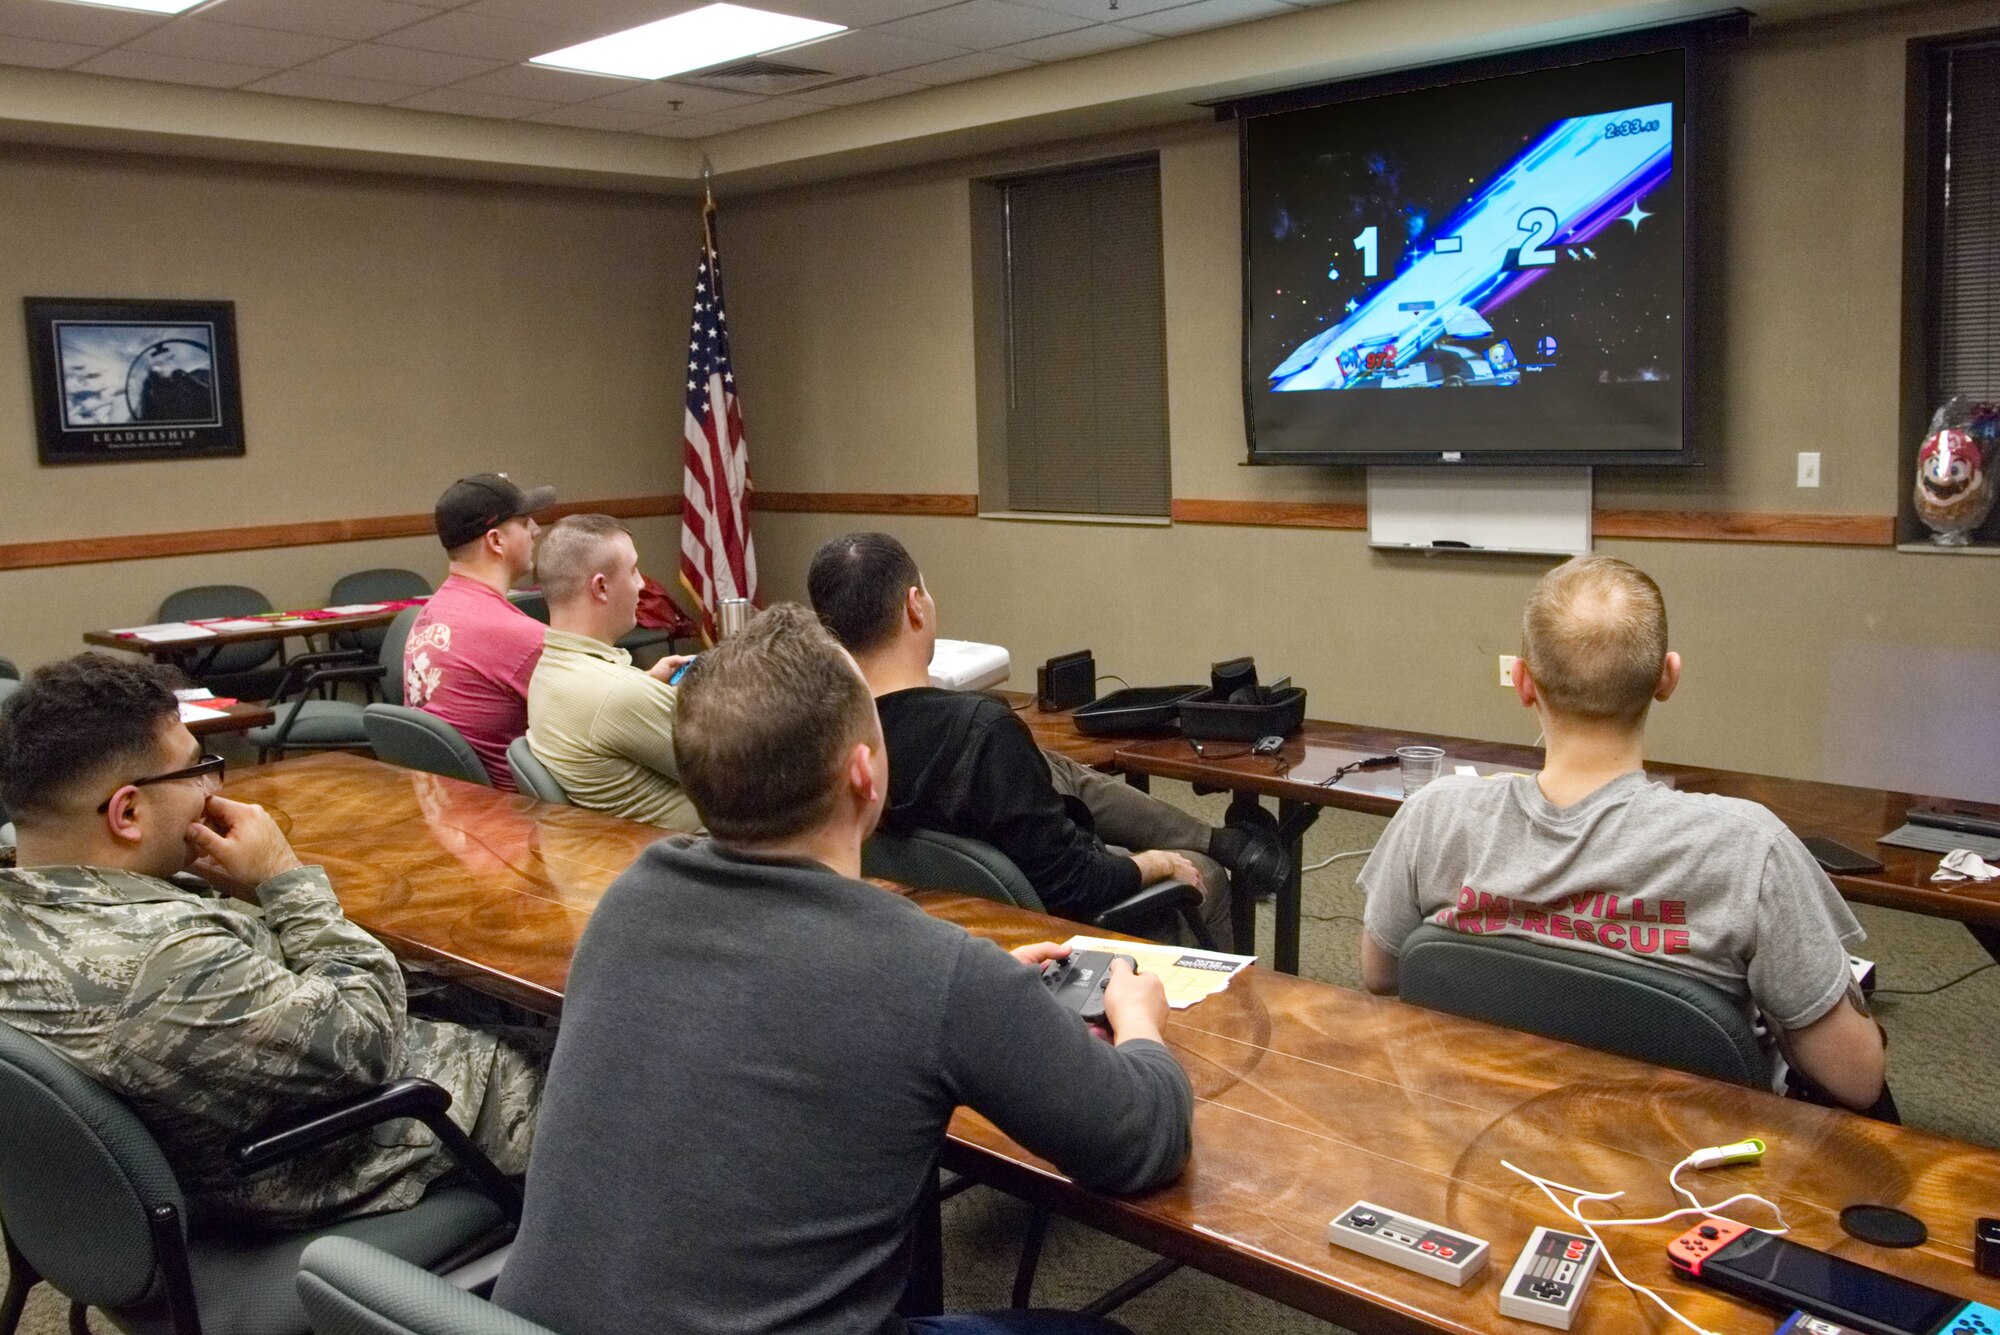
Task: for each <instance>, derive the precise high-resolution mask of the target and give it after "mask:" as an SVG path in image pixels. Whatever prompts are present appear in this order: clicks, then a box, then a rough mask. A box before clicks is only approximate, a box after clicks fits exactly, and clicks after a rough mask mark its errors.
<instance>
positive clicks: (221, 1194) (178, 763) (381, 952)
mask: <svg viewBox="0 0 2000 1335" xmlns="http://www.w3.org/2000/svg"><path fill="white" fill-rule="evenodd" d="M171 686H172V676H171V674H169V673H167V672H165V671H163V670H162V669H159V668H156V667H153V666H150V665H135V664H128V663H124V662H117V661H113V660H111V659H109V658H105V657H101V656H98V655H91V654H84V655H81V656H79V657H77V658H73V659H70V660H68V661H67V662H62V663H56V664H52V665H50V666H48V667H44V668H42V669H41V670H40V671H38V672H37V673H35V674H34V675H33V676H32V677H31V678H30V679H29V680H28V681H27V682H26V683H24V684H23V685H22V687H21V689H20V690H19V692H18V693H16V694H15V695H14V697H13V698H12V699H11V700H9V701H8V703H7V709H6V711H5V713H4V714H3V715H0V806H4V808H5V809H6V810H7V812H8V813H9V814H10V816H11V817H12V819H13V821H14V823H15V826H16V837H17V840H18V849H17V852H16V857H15V861H16V862H17V863H18V866H16V867H8V866H6V865H4V863H0V1020H4V1021H5V1022H6V1023H8V1024H10V1025H12V1026H14V1027H15V1028H16V1029H19V1030H21V1031H23V1032H25V1033H28V1034H32V1035H34V1036H35V1037H37V1038H40V1039H41V1040H42V1041H44V1042H46V1043H47V1044H49V1045H50V1046H51V1047H53V1048H54V1049H55V1050H56V1051H58V1052H60V1053H62V1054H63V1056H65V1057H67V1058H69V1059H70V1060H71V1061H73V1062H75V1063H76V1064H77V1065H78V1066H79V1067H81V1068H82V1069H83V1070H84V1071H86V1072H88V1073H89V1074H90V1075H91V1076H93V1077H94V1078H95V1079H97V1080H98V1081H99V1082H100V1083H102V1084H103V1085H104V1086H106V1087H107V1088H109V1089H111V1090H112V1091H114V1092H115V1093H117V1094H119V1095H120V1096H122V1097H123V1098H125V1099H126V1100H127V1101H128V1102H130V1104H131V1105H132V1107H133V1108H134V1110H135V1111H136V1112H137V1113H138V1114H139V1116H140V1118H141V1119H142V1120H143V1121H144V1122H145V1123H146V1125H147V1126H148V1127H149V1128H150V1129H151V1131H152V1132H153V1134H154V1136H155V1137H156V1138H158V1140H159V1142H160V1146H161V1148H162V1149H163V1150H164V1151H165V1152H166V1156H167V1159H168V1161H169V1162H171V1163H172V1164H173V1165H174V1171H175V1175H176V1177H177V1178H178V1179H179V1181H180V1185H181V1189H182V1190H183V1192H185V1193H186V1195H187V1197H188V1199H189V1201H190V1204H191V1205H192V1206H193V1207H194V1209H195V1210H196V1211H197V1212H198V1213H202V1214H206V1215H207V1216H209V1217H211V1218H214V1217H221V1218H228V1219H234V1220H241V1221H249V1222H257V1223H265V1224H281V1225H286V1224H289V1225H296V1224H305V1223H308V1222H314V1221H318V1220H323V1219H326V1218H329V1217H334V1216H339V1215H344V1214H361V1213H371V1212H376V1211H384V1210H396V1209H402V1208H404V1207H407V1206H409V1205H411V1204H414V1203H415V1202H416V1201H417V1199H418V1198H419V1197H420V1196H422V1195H423V1191H424V1186H425V1184H426V1183H428V1182H429V1181H431V1180H432V1179H434V1178H436V1177H437V1176H439V1175H440V1174H442V1173H443V1172H445V1171H447V1170H448V1169H449V1168H450V1167H451V1162H450V1159H449V1156H447V1155H445V1154H443V1153H441V1152H439V1151H438V1149H437V1145H436V1141H435V1139H434V1138H433V1137H432V1136H431V1134H430V1132H429V1131H428V1130H426V1129H424V1128H423V1127H422V1126H420V1125H419V1124H417V1123H415V1122H393V1123H389V1124H387V1125H385V1126H383V1127H379V1128H377V1129H376V1130H375V1131H374V1132H373V1133H372V1135H369V1136H364V1137H361V1138H360V1139H359V1140H358V1141H347V1142H343V1143H341V1144H339V1145H335V1146H332V1147H329V1148H327V1149H324V1150H321V1151H319V1152H317V1153H313V1154H307V1155H303V1156H300V1157H299V1158H297V1159H294V1160H291V1161H288V1162H287V1163H285V1164H284V1165H282V1166H281V1167H278V1168H275V1169H272V1170H270V1171H268V1172H265V1173H262V1174H259V1175H258V1176H256V1177H252V1178H248V1179H244V1178H238V1177H236V1176H235V1174H234V1173H233V1172H232V1171H231V1170H230V1168H229V1166H228V1165H227V1163H226V1162H225V1160H224V1156H223V1150H224V1146H225V1145H226V1144H227V1143H228V1141H229V1140H230V1139H231V1138H232V1137H234V1136H236V1135H239V1134H241V1133H242V1132H245V1131H248V1130H250V1129H251V1128H253V1127H255V1126H257V1125H258V1124H259V1123H261V1122H263V1121H264V1120H265V1119H267V1118H269V1117H271V1116H273V1115H275V1114H278V1113H283V1112H288V1111H293V1110H297V1109H301V1108H304V1107H308V1106H310V1105H312V1104H316V1103H322V1102H325V1101H327V1100H330V1099H336V1098H340V1097H343V1096H346V1095H351V1094H356V1093H360V1092H362V1091H364V1090H368V1089H372V1088H374V1087H375V1086H377V1085H379V1084H381V1083H383V1082H384V1081H387V1080H390V1079H394V1078H396V1077H399V1076H422V1077H424V1078H425V1079H429V1080H435V1081H436V1082H438V1083H439V1084H440V1085H443V1086H444V1087H445V1088H446V1089H448V1090H449V1091H451V1095H452V1106H451V1116H452V1119H453V1120H454V1121H456V1122H457V1123H458V1124H459V1125H460V1126H462V1127H464V1128H465V1129H466V1131H467V1132H469V1133H470V1134H471V1135H472V1137H473V1139H474V1140H475V1141H476V1142H477V1143H478V1144H479V1145H480V1147H481V1148H482V1149H484V1150H485V1151H486V1152H487V1153H488V1154H489V1155H490V1156H491V1157H492V1159H493V1161H494V1162H495V1164H497V1165H498V1166H499V1168H500V1170H501V1171H502V1172H505V1173H509V1174H514V1175H518V1174H520V1173H522V1172H524V1171H525V1170H526V1168H527V1164H528V1148H529V1143H530V1141H531V1139H532V1135H533V1130H534V1117H535V1106H536V1101H537V1098H538V1096H539V1094H540V1088H541V1080H542V1073H543V1070H544V1069H545V1066H546V1060H547V1042H546V1039H545V1036H544V1035H542V1034H541V1033H539V1032H536V1031H501V1032H484V1031H480V1030H475V1029H469V1028H465V1027H463V1026H460V1025H454V1024H445V1023H438V1022H432V1021H427V1020H417V1019H412V1018H410V1016H409V1014H408V1013H407V1010H406V1002H405V995H404V989H403V978H402V974H401V972H400V970H399V969H398V968H397V965H396V961H395V958H394V957H393V956H392V955H391V954H390V953H389V951H388V950H387V949H386V948H384V947H383V946H382V944H381V943H380V942H378V941H376V940H375V939H374V938H373V937H371V936H370V935H368V933H366V932H364V931H362V930H361V929H360V928H358V927H356V926H354V925H353V924H351V923H349V922H348V921H347V920H346V919H345V918H344V917H343V916H342V914H341V911H340V905H339V903H338V901H337V900H335V898H334V895H333V889H332V887H331V885H330V884H329V883H328V881H327V877H326V873H325V871H324V870H322V869H321V868H319V867H307V866H301V865H300V863H299V860H298V858H297V856H296V855H295V854H294V853H293V852H292V849H291V846H290V845H289V844H288V843H287V842H286V841H285V837H284V835H283V833H282V832H280V830H279V829H278V826H277V823H276V822H275V821H274V820H272V818H271V817H270V815H269V814H268V813H266V812H265V811H264V809H263V808H262V807H258V806H254V805H250V804H247V803H241V802H232V801H229V800H228V799H226V798H223V797H220V796H217V795H216V793H215V789H216V787H218V786H219V785H220V783H221V778H222V762H221V760H220V759H219V758H217V757H213V756H203V755H202V753H201V747H200V745H199V744H198V743H197V742H196V741H195V739H194V737H193V736H192V735H191V734H190V733H189V732H188V730H187V729H186V728H185V727H183V726H182V724H181V722H180V718H179V713H178V709H177V706H176V701H175V699H174V696H173V692H172V689H171ZM183 871H192V872H194V873H195V874H196V875H198V876H200V877H201V878H202V879H204V880H206V881H207V882H208V883H209V884H210V885H211V886H213V887H215V889H217V890H219V891H222V892H224V894H223V896H221V897H215V896H210V895H207V894H201V893H196V892H193V891H190V890H186V889H183V888H181V887H180V886H179V885H176V884H174V883H173V882H171V881H169V880H168V879H166V878H168V877H171V876H174V875H176V874H178V873H180V872H183ZM232 894H233V895H235V896H239V897H241V898H244V899H247V898H251V897H254V898H255V899H256V900H257V902H258V903H259V904H260V905H261V906H262V913H261V914H259V913H258V911H257V910H255V909H253V908H250V907H249V906H248V905H246V904H244V903H241V902H239V900H238V899H232V898H229V897H227V896H229V895H232Z"/></svg>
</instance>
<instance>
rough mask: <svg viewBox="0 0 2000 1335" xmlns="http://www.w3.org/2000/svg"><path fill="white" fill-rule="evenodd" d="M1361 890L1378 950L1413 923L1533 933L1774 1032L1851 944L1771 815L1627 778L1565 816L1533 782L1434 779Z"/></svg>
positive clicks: (1835, 996)
mask: <svg viewBox="0 0 2000 1335" xmlns="http://www.w3.org/2000/svg"><path fill="white" fill-rule="evenodd" d="M1360 883H1361V887H1362V890H1363V892H1364V893H1365V894H1366V895H1367V907H1366V908H1365V909H1364V910H1363V923H1364V926H1365V927H1366V929H1367V931H1368V934H1369V935H1370V936H1371V937H1373V938H1374V939H1375V942H1376V944H1377V945H1379V946H1381V947H1382V949H1384V950H1386V951H1388V952H1389V953H1390V954H1392V955H1394V954H1397V953H1399V952H1400V951H1401V949H1402V944H1403V940H1404V938H1405V937H1407V936H1409V934H1410V933H1411V932H1413V931H1415V930H1416V929H1417V927H1418V926H1419V925H1420V924H1422V923H1427V922H1428V923H1434V924H1436V925H1438V926H1440V927H1449V928H1455V929H1456V930H1458V931H1461V932H1480V933H1488V934H1493V933H1498V934H1504V935H1509V936H1521V937H1533V938H1537V939H1540V940H1541V941H1543V942H1545V943H1546V944H1549V945H1555V946H1563V947H1567V948H1572V949H1576V950H1589V951H1595V952H1597V953H1599V954H1608V955H1617V956H1620V957H1622V958H1625V959H1634V960H1644V961H1649V962H1651V963H1654V964H1659V965H1662V966H1664V967H1666V968H1669V969H1674V970H1677V971H1679V972H1681V973H1685V974H1687V975H1689V976H1691V977H1693V978H1696V979H1699V980H1700V981H1702V982H1705V983H1709V984H1711V985H1713V986H1715V987H1719V988H1721V989H1722V990H1723V991H1725V992H1727V993H1729V994H1730V995H1732V996H1734V997H1737V998H1739V999H1742V998H1747V999H1748V1000H1749V1001H1751V1002H1752V1003H1754V1005H1755V1006H1756V1008H1757V1010H1759V1011H1761V1012H1762V1013H1763V1015H1764V1016H1765V1017H1766V1018H1767V1019H1769V1020H1770V1021H1771V1023H1773V1024H1775V1025H1777V1026H1778V1027H1779V1028H1781V1029H1787V1030H1790V1029H1800V1028H1803V1027H1804V1026H1806V1025H1808V1024H1811V1023H1812V1022H1813V1021H1814V1020H1817V1019H1819V1018H1820V1017H1821V1016H1822V1015H1825V1014H1826V1013H1827V1012H1828V1011H1829V1010H1831V1009H1832V1008H1833V1005H1834V1003H1835V1002H1837V1001H1839V1000H1840V998H1841V997H1842V996H1844V995H1845V994H1846V992H1847V988H1848V984H1849V978H1850V975H1849V973H1848V965H1847V952H1848V950H1849V948H1850V947H1852V946H1854V945H1856V944H1858V943H1859V942H1860V941H1861V939H1862V936H1863V932H1862V930H1861V925H1860V924H1859V923H1857V922H1856V921H1855V920H1854V915H1853V914H1852V913H1850V912H1849V911H1848V908H1847V905H1846V904H1845V903H1843V902H1842V900H1841V898H1840V894H1839V892H1838V891H1836V890H1835V889H1834V888H1833V883H1832V882H1831V881H1829V880H1827V878H1826V873H1825V872H1823V871H1821V870H1820V868H1819V864H1818V863H1816V862H1814V861H1813V858H1812V854H1810V853H1808V852H1806V850H1805V846H1804V845H1803V844H1801V843H1800V842H1799V841H1798V839H1797V837H1796V836H1794V835H1793V834H1792V832H1791V831H1790V830H1787V829H1786V828H1785V826H1784V824H1783V823H1782V822H1780V821H1779V820H1778V818H1777V817H1776V816H1774V815H1772V814H1771V813H1770V812H1769V811H1767V810H1765V809H1764V808H1763V807H1761V806H1759V805H1757V804H1756V803H1755V802H1746V801H1743V800H1741V799H1740V798H1734V797H1718V796H1715V795H1714V794H1710V793H1682V792H1676V791H1675V790H1674V789H1672V788H1669V787H1667V786H1666V785H1665V784H1662V783H1657V782H1654V781H1653V780H1651V779H1648V778H1647V777H1646V776H1645V775H1643V774H1639V773H1632V774H1625V775H1621V776H1620V777H1618V778H1616V779H1613V780H1612V781H1611V782H1610V783H1607V784H1605V785H1604V786H1603V787H1602V788H1599V789H1598V790H1597V791H1596V792H1594V793H1592V794H1590V795H1589V796H1588V797H1585V798H1584V799H1582V800H1581V801H1579V802H1577V803H1575V804H1574V805H1572V806H1568V807H1558V806H1556V805H1554V804H1553V803H1551V802H1550V801H1549V800H1548V799H1547V798H1546V797H1544V796H1543V795H1542V790H1541V786H1540V785H1539V784H1537V783H1536V781H1535V779H1534V777H1533V776H1532V775H1503V776H1495V777H1493V778H1471V777H1463V776H1457V775H1454V776H1450V777H1446V778H1440V779H1438V780H1436V781H1434V782H1432V783H1430V784H1428V785H1426V786H1425V787H1424V788H1423V789H1422V790H1420V791H1419V792H1417V793H1416V794H1415V795H1414V796H1412V797H1410V798H1409V799H1408V800H1407V801H1405V802H1404V803H1403V809H1402V810H1401V811H1400V812H1398V813H1397V814H1396V818H1395V819H1394V820H1392V821H1390V822H1389V827H1388V829H1387V830H1385V831H1384V832H1383V834H1382V838H1381V840H1380V842H1378V843H1377V844H1376V845H1375V851H1374V854H1373V855H1372V856H1371V857H1370V858H1369V859H1368V864H1367V866H1365V867H1364V868H1362V871H1361V877H1360Z"/></svg>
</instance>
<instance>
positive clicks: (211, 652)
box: [153, 584, 284, 700]
mask: <svg viewBox="0 0 2000 1335" xmlns="http://www.w3.org/2000/svg"><path fill="white" fill-rule="evenodd" d="M272 610H274V609H273V608H272V607H271V600H270V599H269V598H266V597H265V596H264V595H263V594H261V593H259V592H257V590H255V589H252V588H248V587H246V586H244V585H241V584H201V585H197V586H196V587H194V588H191V589H181V590H179V591H178V592H175V593H170V594H168V595H167V596H166V599H165V601H163V602H162V603H161V604H160V610H159V611H158V612H157V613H155V614H154V617H153V619H154V620H155V621H199V620H204V619H206V618H209V617H249V616H257V615H259V614H261V613H264V612H269V611H272ZM191 648H192V656H191V657H189V658H188V659H186V660H185V661H184V662H183V664H182V666H183V667H184V668H185V670H186V672H187V674H188V676H190V677H192V678H193V679H194V680H196V681H198V682H200V683H201V684H202V685H203V686H206V687H208V689H210V690H211V691H214V692H215V693H216V694H217V695H227V696H233V697H235V698H237V699H239V700H263V699H267V698H268V697H269V696H270V694H271V692H273V691H275V690H276V689H277V688H278V682H279V680H280V678H282V677H283V676H284V641H282V640H256V641H253V642H251V643H248V644H224V645H217V646H215V647H213V648H209V649H201V648H199V647H198V646H191Z"/></svg>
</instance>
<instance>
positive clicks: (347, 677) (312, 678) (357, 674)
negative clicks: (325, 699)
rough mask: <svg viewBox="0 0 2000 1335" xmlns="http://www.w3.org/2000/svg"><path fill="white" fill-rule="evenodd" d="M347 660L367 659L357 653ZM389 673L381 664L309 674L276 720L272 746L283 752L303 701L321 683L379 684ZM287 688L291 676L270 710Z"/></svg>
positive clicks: (308, 698)
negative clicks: (377, 682) (352, 682)
mask: <svg viewBox="0 0 2000 1335" xmlns="http://www.w3.org/2000/svg"><path fill="white" fill-rule="evenodd" d="M310 656H311V657H314V658H331V657H333V656H334V655H332V654H313V655H310ZM348 656H349V657H366V655H363V654H359V653H356V654H352V655H348ZM298 661H299V662H303V661H305V660H304V659H300V660H298ZM388 672H389V669H387V668H385V667H383V666H382V665H381V664H380V663H371V664H368V665H366V666H363V665H360V664H356V665H354V666H352V667H329V668H321V669H319V670H318V671H317V672H313V673H311V674H309V675H308V676H307V677H306V679H305V683H304V684H303V685H302V686H300V688H299V698H298V699H296V700H294V701H292V707H291V708H290V709H289V710H287V711H286V712H285V716H284V717H283V718H282V719H280V720H278V730H277V731H276V732H274V733H272V734H271V743H270V744H271V746H272V747H273V748H275V749H276V750H278V751H279V752H281V753H282V752H283V751H284V749H285V743H286V742H287V741H289V740H291V736H292V725H293V724H294V723H296V722H298V718H299V715H300V714H301V713H303V712H304V711H305V707H306V701H307V700H310V699H311V698H312V691H313V687H315V686H317V685H319V684H320V683H321V682H323V681H380V680H382V679H383V678H384V677H385V676H387V675H388ZM290 684H291V676H290V674H287V675H286V677H285V680H284V682H283V683H282V684H281V685H280V687H279V689H278V693H277V694H276V695H274V696H272V697H271V707H272V708H273V709H275V708H277V707H278V706H279V705H280V704H282V703H284V699H285V690H286V689H287V688H288V687H289V686H290Z"/></svg>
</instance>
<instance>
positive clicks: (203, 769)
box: [97, 755, 223, 816]
mask: <svg viewBox="0 0 2000 1335" xmlns="http://www.w3.org/2000/svg"><path fill="white" fill-rule="evenodd" d="M222 767H223V760H222V757H221V756H215V755H204V756H202V758H201V759H200V760H197V761H196V762H195V763H194V764H192V765H189V766H188V767H187V768H186V769H177V770H170V771H168V772H167V773H165V774H155V775H153V776H151V777H150V778H145V779H134V780H132V781H131V782H130V783H128V784H120V785H119V787H121V788H144V787H145V786H146V785H147V784H150V783H172V782H173V781H174V780H176V779H205V778H207V777H208V776H209V775H211V774H213V775H214V776H215V781H216V783H217V784H218V785H219V784H220V783H221V782H222ZM116 796H118V794H116V793H113V794H112V795H111V797H116ZM111 797H107V798H105V799H104V800H103V801H102V802H100V803H98V805H97V814H98V815H100V816H101V815H103V814H104V813H105V812H107V811H109V810H111Z"/></svg>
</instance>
